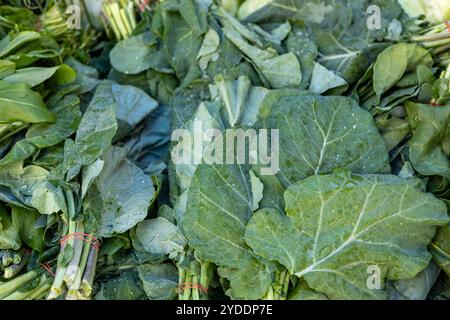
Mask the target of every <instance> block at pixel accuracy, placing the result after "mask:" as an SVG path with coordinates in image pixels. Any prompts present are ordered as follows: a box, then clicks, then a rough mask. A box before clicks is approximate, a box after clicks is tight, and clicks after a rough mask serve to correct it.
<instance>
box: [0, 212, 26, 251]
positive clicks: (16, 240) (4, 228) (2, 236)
mask: <svg viewBox="0 0 450 320" xmlns="http://www.w3.org/2000/svg"><path fill="white" fill-rule="evenodd" d="M20 245H21V241H20V237H19V231H18V230H17V227H16V226H15V225H14V224H13V223H12V221H11V216H10V214H9V213H8V212H7V211H6V209H5V208H4V207H3V206H2V205H0V249H2V250H3V249H13V250H18V249H19V248H20Z"/></svg>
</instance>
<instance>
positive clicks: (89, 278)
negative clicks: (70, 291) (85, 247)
mask: <svg viewBox="0 0 450 320" xmlns="http://www.w3.org/2000/svg"><path fill="white" fill-rule="evenodd" d="M97 258H98V248H95V247H93V246H92V245H91V248H90V250H89V256H88V259H87V262H86V270H85V271H84V275H83V279H82V280H81V285H80V292H81V294H82V296H83V297H85V298H89V297H90V296H91V293H92V285H93V283H94V279H95V268H96V266H97Z"/></svg>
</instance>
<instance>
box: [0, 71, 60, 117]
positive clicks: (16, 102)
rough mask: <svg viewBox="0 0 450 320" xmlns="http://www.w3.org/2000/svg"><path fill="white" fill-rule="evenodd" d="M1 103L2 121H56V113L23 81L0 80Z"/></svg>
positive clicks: (0, 115) (0, 114)
mask: <svg viewBox="0 0 450 320" xmlns="http://www.w3.org/2000/svg"><path fill="white" fill-rule="evenodd" d="M0 104H1V112H0V123H10V122H15V121H22V122H26V123H41V122H54V121H55V115H54V114H53V113H51V112H50V111H49V110H48V109H47V107H46V106H45V104H44V101H43V100H42V97H41V96H40V94H38V93H37V92H34V91H33V90H31V89H30V87H28V86H27V85H26V84H23V83H16V84H11V83H9V82H6V81H1V80H0Z"/></svg>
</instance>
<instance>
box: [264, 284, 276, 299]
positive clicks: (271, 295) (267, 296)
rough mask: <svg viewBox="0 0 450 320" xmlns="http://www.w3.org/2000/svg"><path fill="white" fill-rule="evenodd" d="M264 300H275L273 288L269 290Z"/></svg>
mask: <svg viewBox="0 0 450 320" xmlns="http://www.w3.org/2000/svg"><path fill="white" fill-rule="evenodd" d="M263 299H264V300H274V294H273V288H272V286H270V287H269V290H267V293H266V295H265V296H264V298H263Z"/></svg>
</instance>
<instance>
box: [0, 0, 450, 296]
mask: <svg viewBox="0 0 450 320" xmlns="http://www.w3.org/2000/svg"><path fill="white" fill-rule="evenodd" d="M125 2H126V1H125ZM370 5H377V6H378V7H379V8H380V10H381V12H382V13H383V14H382V15H381V16H380V17H379V18H380V20H379V21H378V22H379V24H380V27H379V28H369V27H368V19H373V17H372V16H371V15H370V13H368V11H367V8H368V7H369V6H370ZM115 6H116V4H114V1H110V2H109V4H108V6H107V8H110V7H111V8H112V7H115ZM130 7H131V8H133V6H132V5H128V6H127V5H126V3H124V1H121V2H120V8H121V9H120V8H119V7H117V8H119V9H120V10H125V9H126V8H130ZM15 9H17V12H16V11H14V10H13V9H12V7H8V8H6V7H0V11H1V10H10V11H5V12H10V13H9V14H10V17H11V18H10V19H12V17H15V16H18V15H24V14H29V13H26V12H28V11H22V10H21V9H18V8H15ZM141 9H142V10H141ZM105 10H106V9H105ZM108 10H109V9H108ZM139 10H140V11H139V12H138V11H136V12H135V15H133V16H135V17H138V21H137V24H136V25H133V28H132V29H130V30H128V29H127V30H128V31H129V32H127V34H126V37H125V36H123V37H122V36H120V37H117V34H116V38H118V39H122V40H120V41H117V42H111V41H109V40H105V42H102V44H101V45H99V46H98V47H97V48H96V49H95V50H92V51H91V52H90V54H91V56H92V57H91V59H90V65H83V64H81V63H80V62H78V61H77V60H75V59H74V58H68V57H67V55H65V54H64V53H63V52H64V51H63V50H62V51H61V48H60V47H61V45H62V46H64V44H63V43H64V42H62V44H61V41H59V42H58V41H55V40H54V39H55V35H49V34H48V33H45V32H41V33H37V32H34V31H32V30H31V29H33V27H32V26H28V27H27V26H25V25H22V28H23V30H21V31H17V29H14V30H13V29H11V30H10V31H9V32H8V34H7V35H6V34H5V37H4V38H3V40H2V41H1V42H0V59H1V60H0V100H2V101H3V102H4V103H3V104H2V106H1V107H0V108H2V112H1V113H0V201H1V203H0V250H2V251H0V257H1V259H0V271H1V272H2V273H3V274H2V273H0V275H1V276H2V277H3V279H2V280H0V298H2V299H3V298H5V299H24V298H28V299H40V298H50V299H53V298H61V297H64V298H66V299H88V298H95V299H179V300H189V299H192V300H199V299H228V298H231V299H281V300H285V299H290V300H305V299H392V300H400V299H402V300H403V299H427V298H428V299H448V298H449V297H450V294H449V292H450V291H449V281H450V280H449V277H450V271H449V268H448V265H449V261H450V248H449V244H450V229H449V216H448V208H449V204H450V186H449V182H450V106H449V105H448V103H449V97H450V86H449V79H450V66H449V62H450V60H449V59H448V52H449V48H448V43H449V40H448V39H450V32H447V31H446V29H445V28H443V24H439V25H436V26H431V27H430V26H429V25H427V24H426V23H424V22H423V21H422V20H419V21H417V20H410V19H409V18H408V17H407V16H406V15H405V13H404V12H403V11H402V8H401V6H400V5H399V4H398V3H397V1H396V0H389V1H386V0H380V1H366V0H364V1H351V0H320V1H319V0H293V1H285V0H266V1H258V0H247V1H245V2H243V3H242V4H241V5H240V6H239V5H238V3H237V2H236V3H232V2H230V1H213V0H206V1H197V0H164V1H161V2H157V3H154V4H152V6H151V7H150V8H148V10H147V9H146V8H140V9H139ZM14 14H16V15H14ZM31 14H33V13H31ZM114 23H117V21H116V22H114ZM114 23H113V22H111V21H110V25H109V27H111V28H114V25H115V24H114ZM125 24H126V23H125ZM123 27H124V28H126V25H124V26H123ZM113 31H114V30H113ZM116 31H117V30H116ZM107 32H111V30H109V31H107ZM105 39H106V38H105ZM52 40H53V41H52ZM56 58H58V59H56ZM61 61H64V63H61ZM199 122H201V124H202V130H203V131H202V132H201V133H200V134H201V135H203V134H204V133H205V132H206V130H209V129H212V130H214V131H213V132H215V133H216V134H215V135H214V136H213V137H209V139H202V140H201V143H202V145H201V146H202V148H201V149H199V148H198V146H197V145H195V144H194V140H195V139H196V138H198V134H199V133H198V131H197V124H198V123H199ZM176 129H185V131H184V132H185V133H186V132H187V133H190V135H189V136H183V137H182V139H178V140H176V139H172V140H173V141H172V142H170V140H171V133H172V132H176V131H175V130H176ZM263 129H266V130H268V132H269V133H270V134H269V136H268V138H269V139H268V140H269V141H270V143H269V145H268V146H267V150H265V151H266V154H267V156H266V154H262V155H261V154H258V155H256V156H255V155H254V154H250V153H249V146H250V145H254V144H255V140H253V139H252V137H251V135H249V136H248V137H247V138H248V139H247V140H245V141H242V140H241V141H240V140H239V138H236V136H235V137H233V140H232V145H233V146H235V147H236V148H239V147H241V151H242V150H243V151H245V152H244V153H245V159H244V160H245V161H241V160H242V158H240V156H241V155H237V159H234V158H232V159H227V160H233V161H227V163H228V164H224V163H225V162H224V161H225V157H224V156H223V155H220V154H217V153H216V152H215V151H213V150H218V149H217V147H218V146H219V147H220V148H221V147H223V149H225V148H226V142H225V141H223V140H222V139H220V137H221V136H222V134H223V136H225V135H227V134H228V133H229V132H233V133H234V134H236V133H238V132H241V133H242V132H244V131H243V130H249V131H247V132H251V130H255V131H254V132H263ZM210 132H211V131H210ZM276 133H277V134H278V137H279V144H277V143H276V142H277V139H276ZM196 135H197V136H196ZM190 137H193V139H191V138H190ZM175 138H179V137H175ZM220 148H219V149H220ZM169 151H170V152H171V153H172V155H189V156H190V157H191V159H190V160H192V158H199V157H200V158H202V157H203V158H204V157H209V159H215V160H216V161H215V162H214V163H197V162H193V161H191V162H187V163H184V162H178V161H170V160H169ZM259 151H261V150H259ZM269 155H276V156H278V158H277V159H278V162H277V164H278V168H277V169H278V170H277V169H275V170H272V169H273V168H272V169H271V168H269V167H270V164H271V163H270V162H268V161H267V160H268V159H267V157H268V156H269ZM226 156H229V155H228V154H227V155H226ZM172 160H174V158H172ZM272 160H274V159H273V158H272ZM272 164H273V163H272ZM30 235H32V237H30ZM47 269H48V270H47ZM50 274H54V275H53V276H51V275H50Z"/></svg>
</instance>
